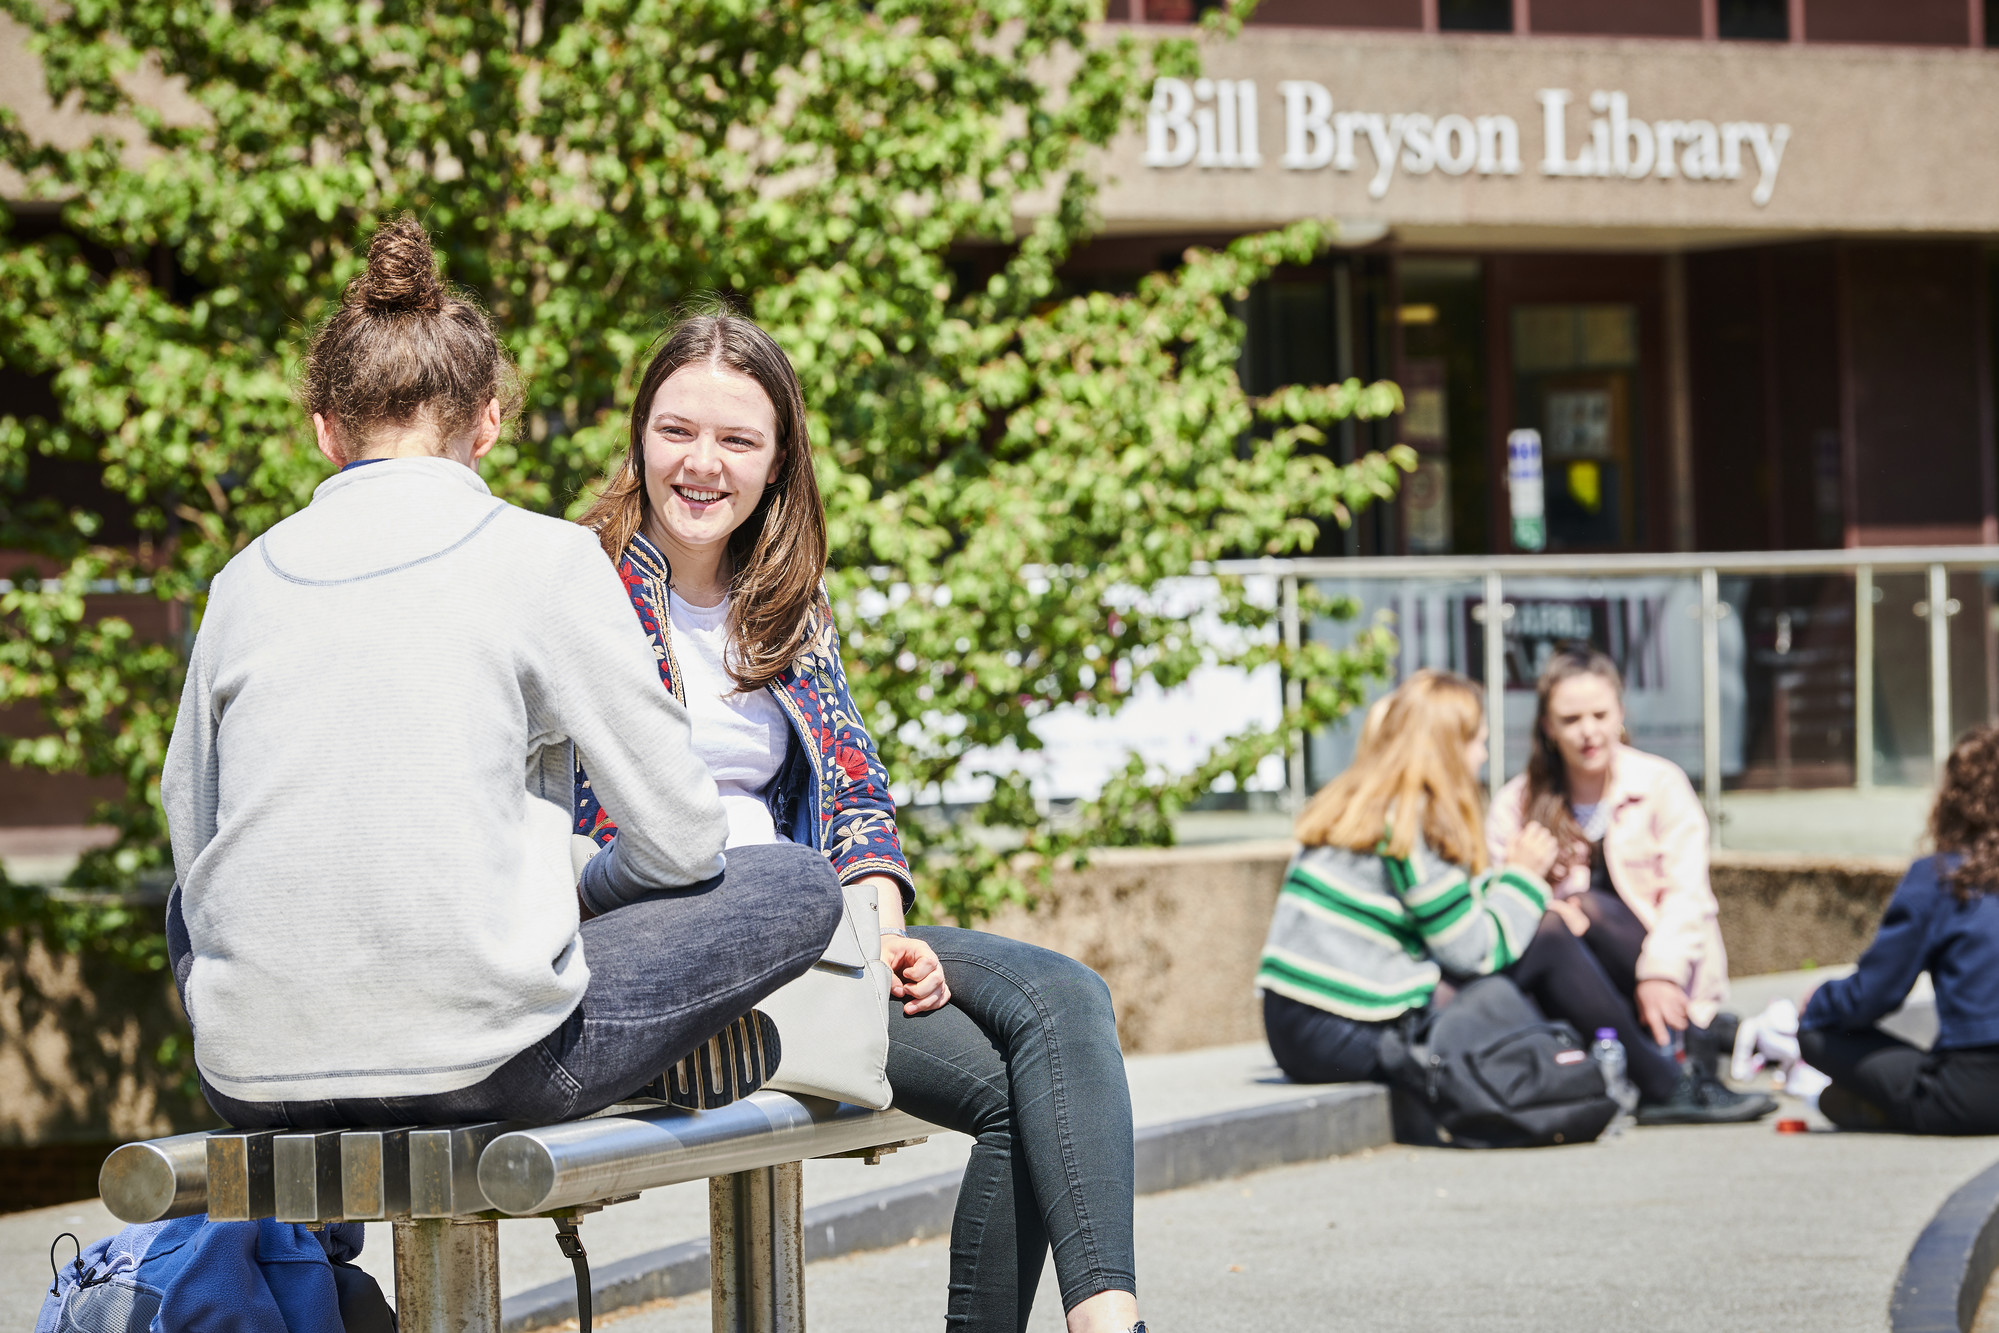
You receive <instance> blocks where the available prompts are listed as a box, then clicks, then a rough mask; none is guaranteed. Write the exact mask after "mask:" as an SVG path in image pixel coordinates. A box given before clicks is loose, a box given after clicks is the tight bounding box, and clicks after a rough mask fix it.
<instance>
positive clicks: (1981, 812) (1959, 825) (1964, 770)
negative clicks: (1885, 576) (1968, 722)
mask: <svg viewBox="0 0 1999 1333" xmlns="http://www.w3.org/2000/svg"><path fill="white" fill-rule="evenodd" d="M1930 836H1931V838H1932V839H1933V841H1934V842H1935V844H1936V854H1935V855H1934V856H1926V857H1924V858H1923V859H1922V860H1920V861H1917V862H1916V863H1915V864H1914V865H1912V866H1910V867H1909V873H1908V874H1907V875H1905V876H1904V877H1903V879H1902V882H1901V884H1900V885H1899V886H1898V887H1897V888H1896V889H1895V896H1894V898H1893V899H1892V900H1890V902H1889V903H1888V913H1887V915H1886V916H1885V917H1883V918H1882V921H1881V929H1880V930H1879V931H1878V932H1876V934H1875V936H1874V943H1872V944H1870V945H1869V946H1868V947H1867V952H1866V953H1864V954H1862V955H1861V957H1860V966H1859V967H1858V968H1857V969H1856V970H1855V971H1854V973H1853V975H1852V976H1849V977H1843V978H1841V979H1840V980H1838V981H1828V982H1826V983H1825V984H1824V985H1823V986H1820V987H1819V988H1818V990H1817V991H1816V992H1815V993H1814V994H1813V995H1812V997H1811V999H1810V1001H1809V1002H1808V1003H1807V1004H1806V1006H1805V1012H1804V1016H1803V1020H1802V1021H1801V1023H1800V1024H1799V1027H1800V1032H1799V1044H1800V1045H1801V1046H1802V1048H1803V1052H1804V1057H1805V1059H1806V1061H1808V1062H1809V1063H1810V1064H1812V1065H1814V1066H1816V1067H1817V1068H1818V1069H1820V1070H1822V1071H1824V1072H1825V1073H1826V1074H1827V1075H1829V1076H1830V1077H1831V1078H1832V1086H1831V1087H1829V1088H1827V1089H1826V1090H1825V1093H1824V1095H1823V1096H1821V1097H1820V1099H1819V1109H1820V1110H1822V1111H1823V1112H1824V1113H1825V1115H1826V1118H1827V1119H1829V1120H1831V1121H1832V1122H1833V1123H1834V1124H1836V1125H1838V1126H1839V1127H1840V1128H1842V1129H1877V1130H1880V1129H1885V1130H1895V1131H1897V1132H1899V1133H1903V1134H1999V726H1985V727H1980V728H1979V729H1978V730H1976V731H1974V732H1972V733H1970V734H1969V735H1967V736H1965V737H1964V739H1962V740H1960V741H1959V742H1958V743H1957V747H1956V748H1955V749H1953V750H1952V751H1951V754H1950V761H1949V762H1948V763H1947V764H1946V765H1945V766H1944V776H1943V786H1942V789H1941V790H1940V791H1939V792H1938V793H1937V799H1936V805H1935V806H1934V807H1933V808H1932V809H1931V811H1930ZM1923 972H1928V973H1929V974H1930V980H1931V982H1932V983H1933V984H1934V985H1935V987H1936V996H1937V1039H1936V1044H1935V1046H1934V1047H1933V1048H1932V1049H1930V1050H1928V1051H1924V1050H1921V1049H1919V1048H1917V1047H1915V1046H1911V1045H1909V1044H1908V1043H1907V1042H1905V1041H1901V1040H1899V1039H1898V1038H1895V1037H1891V1036H1889V1035H1888V1034H1887V1033H1885V1032H1882V1031H1881V1030H1880V1029H1879V1028H1877V1027H1875V1026H1874V1024H1875V1022H1876V1021H1877V1020H1879V1019H1880V1018H1882V1017H1883V1016H1884V1015H1887V1014H1889V1013H1892V1012H1893V1011H1894V1010H1895V1009H1896V1008H1897V1007H1898V1006H1899V1005H1900V1004H1901V1003H1902V1001H1903V999H1904V998H1905V997H1906V996H1907V995H1908V993H1909V987H1910V986H1912V985H1914V984H1915V980H1916V977H1917V976H1918V975H1919V974H1920V973H1923Z"/></svg>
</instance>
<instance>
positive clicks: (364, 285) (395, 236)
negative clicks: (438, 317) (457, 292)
mask: <svg viewBox="0 0 1999 1333" xmlns="http://www.w3.org/2000/svg"><path fill="white" fill-rule="evenodd" d="M359 285H360V288H361V292H360V296H361V300H362V303H363V304H364V305H366V306H367V307H368V309H370V310H372V311H376V312H379V313H381V314H397V313H401V312H404V311H410V312H422V313H426V314H434V313H436V312H437V311H438V310H441V309H443V307H444V298H445V291H444V281H443V279H441V278H439V277H438V275H437V253H436V251H434V250H432V249H431V247H430V233H429V232H426V231H425V230H424V229H423V224H422V223H420V222H418V221H417V220H416V219H415V218H414V217H412V216H410V215H409V214H407V213H405V214H403V215H402V216H401V217H399V218H396V219H394V220H393V221H390V222H385V223H383V224H382V226H381V227H380V228H378V229H377V230H376V232H375V236H374V239H373V240H371V241H369V242H368V272H367V273H366V274H365V275H364V276H363V277H362V279H361V282H360V284H359Z"/></svg>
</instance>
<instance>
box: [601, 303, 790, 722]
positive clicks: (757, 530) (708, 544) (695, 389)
mask: <svg viewBox="0 0 1999 1333" xmlns="http://www.w3.org/2000/svg"><path fill="white" fill-rule="evenodd" d="M747 330H755V332H756V334H757V335H759V336H756V337H752V336H750V334H749V333H748V332H747ZM773 357H776V358H777V359H778V361H783V358H784V353H783V352H782V351H780V350H778V347H777V345H776V344H775V343H773V342H771V341H770V339H769V337H768V336H767V335H763V332H762V330H760V329H756V326H755V325H753V324H750V323H749V322H748V321H746V320H737V319H731V318H729V317H726V316H700V317H697V318H695V319H691V320H687V321H684V322H683V323H682V324H681V325H680V326H679V327H678V328H677V329H676V330H675V332H674V333H673V334H672V336H670V337H669V338H668V339H667V340H666V342H665V343H664V344H663V345H662V346H661V347H660V350H659V352H658V353H657V354H656V355H655V356H654V357H653V359H652V361H651V362H650V363H649V364H648V365H647V366H646V371H645V375H644V376H643V377H642V378H641V379H640V380H639V387H638V394H637V396H636V398H635V399H634V402H635V404H636V406H635V407H634V409H633V411H632V423H631V448H630V450H629V451H628V453H627V454H626V457H625V462H624V465H623V466H622V467H620V468H619V469H618V471H617V473H616V474H615V475H614V476H613V477H612V478H611V480H610V482H609V484H608V485H606V486H605V488H604V491H603V493H602V494H601V495H600V496H599V497H598V498H597V502H596V503H595V504H593V505H591V506H590V509H589V512H587V513H585V514H584V515H583V520H582V521H583V525H584V526H585V527H588V528H591V529H594V530H595V531H596V533H597V540H598V541H599V542H601V543H602V544H603V547H604V554H606V555H608V556H610V557H611V559H612V560H618V559H620V558H622V557H623V555H624V554H625V552H626V551H627V550H628V549H629V548H630V547H631V544H632V539H633V538H634V537H637V536H639V535H641V534H642V533H643V535H644V536H645V538H646V539H647V541H648V542H650V543H651V544H652V545H653V546H655V547H657V548H658V550H659V552H660V554H661V555H662V556H664V557H665V558H666V561H667V563H668V564H669V565H670V566H671V568H672V570H673V586H674V588H675V589H676V590H677V591H679V592H680V594H681V595H682V596H683V597H684V598H686V599H687V600H689V601H690V602H692V603H694V604H696V605H700V606H714V605H717V604H718V603H720V602H721V601H722V598H723V595H724V594H730V595H729V612H728V619H727V624H728V628H729V634H728V640H729V649H730V655H729V658H728V668H729V674H730V675H731V676H733V677H734V679H735V681H736V684H737V685H739V686H741V687H742V688H743V689H744V690H759V689H762V688H764V687H766V686H768V685H769V684H770V683H771V682H772V681H774V680H776V679H777V677H778V675H779V674H780V673H782V672H783V671H784V669H785V668H786V667H788V666H790V665H791V663H792V662H793V660H794V659H795V658H796V657H797V656H798V653H799V651H800V649H801V648H803V646H804V645H805V642H806V640H807V639H808V638H809V637H810V635H811V633H812V631H813V629H814V628H815V627H816V622H817V614H816V612H817V603H818V600H819V580H820V576H821V573H822V571H824V570H825V568H826V512H825V506H824V505H823V503H822V502H821V501H820V498H819V482H818V479H817V478H816V477H814V476H813V474H812V455H811V450H810V446H809V445H808V444H807V441H806V435H805V399H804V396H803V394H802V392H801V391H800V390H799V388H798V379H797V376H796V375H794V374H793V373H792V370H791V366H790V364H789V363H785V364H782V365H779V364H775V363H773V361H772V358H773Z"/></svg>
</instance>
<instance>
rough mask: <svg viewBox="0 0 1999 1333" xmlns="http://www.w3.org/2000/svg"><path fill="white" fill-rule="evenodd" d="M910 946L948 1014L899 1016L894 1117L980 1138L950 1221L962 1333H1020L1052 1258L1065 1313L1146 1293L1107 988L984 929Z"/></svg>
mask: <svg viewBox="0 0 1999 1333" xmlns="http://www.w3.org/2000/svg"><path fill="white" fill-rule="evenodd" d="M910 934H912V935H914V936H916V937H917V938H918V939H921V940H923V941H925V942H927V943H928V944H929V945H930V947H931V948H933V949H935V950H936V951H937V956H938V958H939V959H940V960H941V961H942V962H943V964H944V977H945V980H946V981H948V982H949V983H950V986H951V1002H950V1003H949V1004H947V1005H945V1006H944V1007H943V1008H942V1009H938V1010H934V1011H932V1012H930V1013H927V1014H919V1015H918V1016H916V1017H915V1018H911V1017H909V1016H907V1015H905V1014H904V1013H903V1012H902V1006H901V1005H900V1004H898V1005H895V1006H893V1007H892V1008H891V1010H890V1012H889V1045H888V1078H889V1085H890V1087H891V1088H892V1089H893V1090H894V1092H895V1105H896V1107H897V1108H898V1109H900V1110H903V1111H907V1112H909V1114H911V1115H913V1116H917V1117H919V1118H921V1119H924V1120H928V1121H929V1122H931V1123H932V1124H935V1125H942V1126H944V1127H945V1128H947V1129H955V1130H959V1131H961V1132H962V1133H966V1134H970V1135H971V1136H972V1137H973V1138H974V1139H976V1140H977V1142H976V1143H975V1144H974V1145H973V1147H972V1157H971V1160H970V1161H969V1162H968V1163H967V1164H966V1166H965V1181H964V1184H963V1186H962V1187H960V1189H959V1191H958V1210H957V1214H956V1216H955V1217H953V1218H952V1221H951V1297H950V1305H949V1308H948V1311H947V1314H946V1317H945V1322H946V1326H947V1327H949V1328H951V1329H954V1330H979V1333H988V1331H991V1333H1018V1331H1019V1330H1024V1329H1025V1328H1026V1327H1027V1315H1028V1311H1029V1310H1030V1309H1031V1308H1032V1306H1033V1303H1034V1289H1035V1287H1036V1285H1037V1284H1038V1283H1039V1282H1040V1280H1041V1267H1042V1264H1043V1263H1044V1262H1045V1260H1046V1258H1047V1255H1048V1252H1049V1249H1050V1247H1051V1246H1052V1247H1053V1249H1054V1252H1055V1276H1056V1279H1057V1281H1058V1282H1059V1284H1060V1285H1061V1288H1062V1306H1063V1308H1064V1309H1065V1310H1068V1309H1073V1308H1074V1307H1075V1306H1076V1305H1078V1304H1079V1303H1081V1302H1082V1301H1084V1300H1087V1299H1088V1298H1089V1297H1091V1296H1094V1295H1096V1294H1097V1293H1099V1292H1103V1291H1127V1292H1132V1293H1134V1294H1136V1292H1137V1290H1138V1283H1137V1278H1136V1276H1135V1274H1134V1272H1133V1268H1134V1262H1133V1242H1132V1202H1131V1201H1132V1180H1133V1166H1132V1131H1131V1092H1130V1090H1129V1089H1128V1088H1127V1086H1126V1084H1125V1076H1124V1056H1123V1053H1122V1052H1121V1051H1120V1050H1119V1049H1118V1040H1117V1021H1116V1018H1115V1016H1114V1015H1113V1014H1112V1012H1111V997H1110V991H1109V989H1108V988H1107V987H1106V986H1105V985H1104V983H1103V979H1102V978H1101V977H1099V976H1098V975H1097V974H1096V973H1095V972H1092V971H1091V970H1090V969H1089V968H1087V967H1085V966H1083V965H1082V964H1081V963H1079V962H1077V961H1076V960H1074V959H1073V958H1067V957H1064V956H1063V955H1061V954H1058V953H1054V952H1051V951H1050V950H1047V949H1041V948H1037V947H1035V946H1034V945H1031V944H1022V943H1020V942H1019V941H1017V940H1009V939H1003V938H1001V937H1000V936H998V935H987V934H984V933H983V932H980V931H975V930H954V929H951V928H949V927H945V926H925V927H921V928H919V929H916V930H913V931H911V932H910Z"/></svg>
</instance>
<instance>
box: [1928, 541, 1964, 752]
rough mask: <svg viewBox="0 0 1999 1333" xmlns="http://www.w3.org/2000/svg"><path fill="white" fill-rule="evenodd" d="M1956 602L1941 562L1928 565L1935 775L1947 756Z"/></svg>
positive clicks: (1931, 719) (1931, 704) (1932, 750)
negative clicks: (1953, 626) (1952, 621)
mask: <svg viewBox="0 0 1999 1333" xmlns="http://www.w3.org/2000/svg"><path fill="white" fill-rule="evenodd" d="M1956 614H1957V603H1956V602H1953V601H1952V600H1951V599H1950V576H1949V574H1948V572H1947V571H1946V570H1945V569H1944V567H1943V566H1942V565H1931V566H1930V568H1929V597H1928V615H1929V619H1930V755H1931V757H1932V758H1933V759H1934V760H1935V762H1936V773H1937V777H1938V778H1939V779H1941V778H1942V777H1943V766H1944V761H1945V760H1946V759H1949V758H1950V618H1951V617H1952V616H1954V615H1956Z"/></svg>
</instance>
